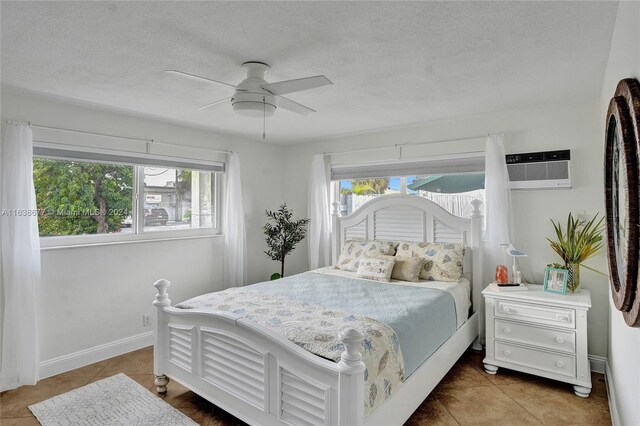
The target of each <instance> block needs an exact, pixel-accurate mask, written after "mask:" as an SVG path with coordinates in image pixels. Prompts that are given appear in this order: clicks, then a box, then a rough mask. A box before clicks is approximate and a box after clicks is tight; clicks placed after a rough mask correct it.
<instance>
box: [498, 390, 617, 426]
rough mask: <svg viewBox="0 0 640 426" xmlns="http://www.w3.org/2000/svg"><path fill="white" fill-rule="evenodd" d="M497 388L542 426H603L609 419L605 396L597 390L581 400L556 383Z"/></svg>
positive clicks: (571, 391)
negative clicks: (574, 425)
mask: <svg viewBox="0 0 640 426" xmlns="http://www.w3.org/2000/svg"><path fill="white" fill-rule="evenodd" d="M598 386H599V387H601V385H598ZM498 388H500V389H501V390H502V391H504V392H505V393H506V394H507V395H509V396H510V397H511V398H512V399H513V400H514V401H516V402H517V403H518V404H520V405H521V406H522V407H524V408H525V409H526V410H527V411H529V412H530V413H531V414H533V415H534V416H535V417H536V418H537V419H538V420H540V421H541V422H542V423H543V424H545V425H568V424H583V423H598V424H602V425H606V424H609V422H610V419H611V416H610V414H609V404H608V401H607V398H606V394H605V395H602V394H600V392H601V391H600V390H597V391H596V392H594V393H592V395H591V396H590V397H589V398H581V397H579V396H577V395H575V394H574V393H573V386H571V385H569V384H566V383H561V382H555V381H546V382H533V383H527V384H523V383H520V384H513V385H498Z"/></svg>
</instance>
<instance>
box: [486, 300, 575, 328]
mask: <svg viewBox="0 0 640 426" xmlns="http://www.w3.org/2000/svg"><path fill="white" fill-rule="evenodd" d="M495 306H496V307H495V316H496V317H501V318H510V319H515V320H521V321H528V322H535V323H538V324H547V325H554V326H558V327H568V328H575V311H574V310H573V309H563V308H556V307H553V306H542V305H533V304H531V305H529V304H525V303H518V302H511V301H506V300H496V305H495Z"/></svg>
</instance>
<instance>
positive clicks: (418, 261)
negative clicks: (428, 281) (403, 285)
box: [391, 256, 424, 283]
mask: <svg viewBox="0 0 640 426" xmlns="http://www.w3.org/2000/svg"><path fill="white" fill-rule="evenodd" d="M395 259H396V263H395V264H394V265H393V272H391V278H393V279H394V280H401V281H411V282H414V283H415V282H416V281H418V280H419V279H420V271H421V270H422V265H423V264H424V259H423V258H421V257H403V256H396V257H395Z"/></svg>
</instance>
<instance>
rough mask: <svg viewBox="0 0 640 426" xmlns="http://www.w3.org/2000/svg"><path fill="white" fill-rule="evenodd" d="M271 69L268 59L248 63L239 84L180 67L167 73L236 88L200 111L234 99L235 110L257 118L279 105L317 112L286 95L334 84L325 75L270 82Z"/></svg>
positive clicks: (305, 112)
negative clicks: (190, 71)
mask: <svg viewBox="0 0 640 426" xmlns="http://www.w3.org/2000/svg"><path fill="white" fill-rule="evenodd" d="M270 68H271V67H270V66H269V65H267V64H265V63H264V62H258V61H250V62H245V63H244V64H242V69H243V70H244V71H245V72H246V73H247V78H245V79H244V80H242V81H241V82H240V83H239V84H237V85H233V84H230V83H225V82H223V81H218V80H212V79H210V78H205V77H200V76H197V75H193V74H189V73H186V72H182V71H177V70H166V71H165V72H167V73H170V74H174V75H177V76H180V77H186V78H189V79H192V80H198V81H204V82H208V83H216V84H223V85H225V86H229V87H233V88H234V89H235V92H234V93H233V96H231V97H228V98H224V99H220V100H218V101H215V102H211V103H210V104H207V105H203V106H201V107H200V108H198V110H204V109H208V108H211V107H213V106H216V105H219V104H223V103H225V102H227V101H229V100H230V101H231V105H232V106H233V110H234V111H235V112H237V113H238V114H240V115H247V116H254V117H270V116H272V115H273V114H274V113H275V111H276V108H283V109H286V110H289V111H293V112H296V113H298V114H302V115H308V114H311V113H312V112H316V111H315V110H313V109H311V108H309V107H306V106H304V105H302V104H299V103H297V102H294V101H292V100H291V99H289V98H285V97H284V96H282V95H285V94H288V93H293V92H300V91H302V90H309V89H315V88H316V87H322V86H327V85H329V84H333V83H332V82H331V81H330V80H329V79H328V78H327V77H325V76H324V75H316V76H313V77H305V78H297V79H294V80H285V81H279V82H276V83H268V82H267V81H266V80H265V79H264V75H265V74H266V73H267V72H268V71H269V69H270Z"/></svg>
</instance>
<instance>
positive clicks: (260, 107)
mask: <svg viewBox="0 0 640 426" xmlns="http://www.w3.org/2000/svg"><path fill="white" fill-rule="evenodd" d="M231 105H233V111H234V112H235V113H237V114H239V115H244V116H247V117H260V118H262V117H271V116H272V115H273V114H274V113H275V112H276V108H277V107H276V101H275V98H274V96H272V95H265V94H263V93H253V92H236V94H235V95H233V98H231Z"/></svg>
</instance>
